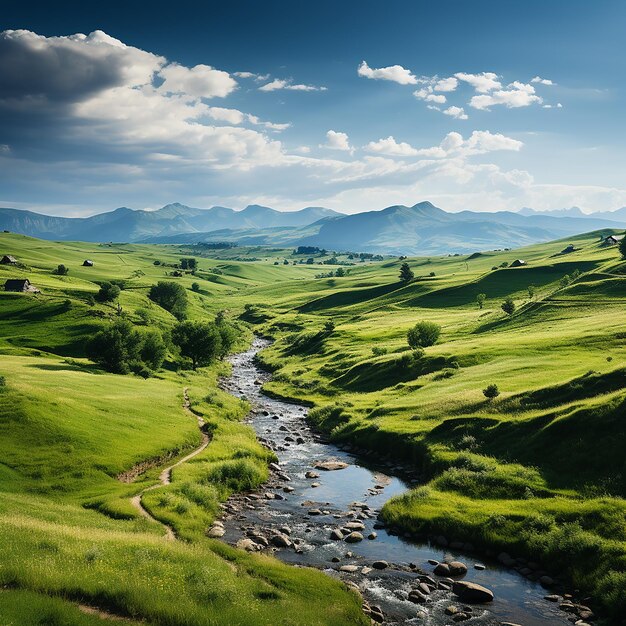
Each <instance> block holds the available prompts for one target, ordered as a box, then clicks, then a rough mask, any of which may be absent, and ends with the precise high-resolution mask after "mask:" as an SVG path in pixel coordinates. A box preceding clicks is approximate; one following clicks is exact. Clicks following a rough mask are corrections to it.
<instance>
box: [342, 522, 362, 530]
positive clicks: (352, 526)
mask: <svg viewBox="0 0 626 626" xmlns="http://www.w3.org/2000/svg"><path fill="white" fill-rule="evenodd" d="M346 528H349V529H350V530H364V529H365V524H363V522H348V523H347V524H346Z"/></svg>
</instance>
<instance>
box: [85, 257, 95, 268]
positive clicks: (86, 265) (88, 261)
mask: <svg viewBox="0 0 626 626" xmlns="http://www.w3.org/2000/svg"><path fill="white" fill-rule="evenodd" d="M83 267H93V261H92V260H91V259H85V260H84V261H83Z"/></svg>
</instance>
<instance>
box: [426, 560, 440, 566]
mask: <svg viewBox="0 0 626 626" xmlns="http://www.w3.org/2000/svg"><path fill="white" fill-rule="evenodd" d="M428 562H429V563H430V564H431V565H435V566H437V565H439V561H435V559H428Z"/></svg>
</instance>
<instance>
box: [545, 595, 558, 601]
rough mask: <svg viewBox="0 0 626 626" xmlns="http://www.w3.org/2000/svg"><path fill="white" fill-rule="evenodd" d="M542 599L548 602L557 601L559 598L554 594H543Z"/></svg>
mask: <svg viewBox="0 0 626 626" xmlns="http://www.w3.org/2000/svg"><path fill="white" fill-rule="evenodd" d="M543 599H544V600H547V601H548V602H558V601H559V600H560V599H561V598H560V597H559V596H557V595H556V594H551V595H549V596H544V597H543Z"/></svg>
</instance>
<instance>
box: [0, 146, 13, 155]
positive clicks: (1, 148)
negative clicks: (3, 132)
mask: <svg viewBox="0 0 626 626" xmlns="http://www.w3.org/2000/svg"><path fill="white" fill-rule="evenodd" d="M10 153H11V146H9V144H6V143H0V154H10Z"/></svg>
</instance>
